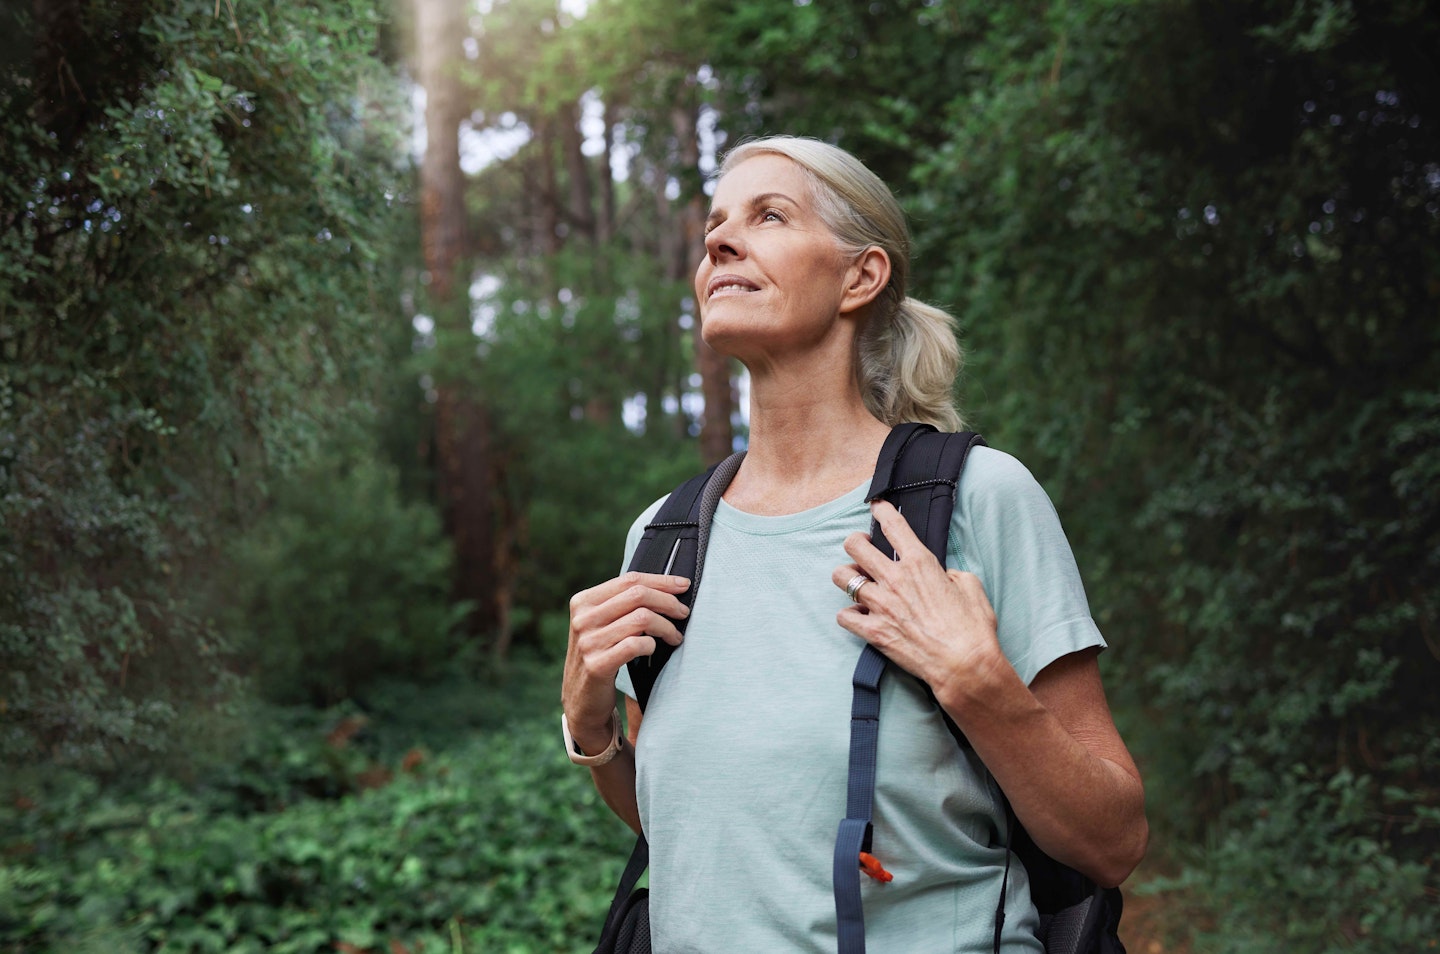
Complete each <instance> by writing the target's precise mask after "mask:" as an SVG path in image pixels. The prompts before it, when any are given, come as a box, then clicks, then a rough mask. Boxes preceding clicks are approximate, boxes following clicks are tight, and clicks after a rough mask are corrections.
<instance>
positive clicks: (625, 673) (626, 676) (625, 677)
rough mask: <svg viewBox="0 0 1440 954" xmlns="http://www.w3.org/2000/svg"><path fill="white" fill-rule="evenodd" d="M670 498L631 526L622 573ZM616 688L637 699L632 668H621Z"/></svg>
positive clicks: (658, 501)
mask: <svg viewBox="0 0 1440 954" xmlns="http://www.w3.org/2000/svg"><path fill="white" fill-rule="evenodd" d="M669 496H670V495H669V494H666V495H665V496H664V497H661V498H660V499H659V500H657V501H655V502H654V503H653V504H651V505H650V506H648V507H646V508H645V510H644V512H643V513H641V514H640V516H638V517H636V518H635V522H634V523H632V524H630V532H629V533H627V534H625V559H624V560H622V561H620V572H621V573H624V572H625V570H626V568H627V567H629V566H630V559H631V557H633V556H635V550H636V548H637V547H639V546H640V538H641V537H642V536H644V535H645V525H646V524H648V523H649V522H650V521H651V520H654V519H655V514H657V513H658V512H659V511H660V507H661V505H662V504H664V503H665V501H666V499H667V498H668V497H669ZM615 688H616V689H619V690H620V691H621V692H623V693H625V695H627V696H629V697H630V698H631V699H634V698H635V687H634V685H632V684H631V682H630V667H628V666H621V667H620V671H619V672H618V673H616V674H615Z"/></svg>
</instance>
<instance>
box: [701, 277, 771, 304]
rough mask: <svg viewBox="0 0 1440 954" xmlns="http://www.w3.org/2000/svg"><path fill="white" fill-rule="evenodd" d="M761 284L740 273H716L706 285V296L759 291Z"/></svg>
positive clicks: (712, 296)
mask: <svg viewBox="0 0 1440 954" xmlns="http://www.w3.org/2000/svg"><path fill="white" fill-rule="evenodd" d="M759 290H760V286H759V285H757V284H755V283H754V282H752V281H751V280H750V279H748V278H743V277H741V276H739V275H716V276H715V277H714V278H712V279H710V281H709V282H708V283H707V284H706V285H705V297H706V298H707V299H709V298H714V297H715V296H716V295H719V294H723V293H736V292H742V293H743V292H753V291H759Z"/></svg>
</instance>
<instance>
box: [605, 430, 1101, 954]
mask: <svg viewBox="0 0 1440 954" xmlns="http://www.w3.org/2000/svg"><path fill="white" fill-rule="evenodd" d="M867 489H868V484H867V485H866V486H861V487H857V488H855V489H854V490H853V491H851V492H850V493H847V494H845V495H844V496H843V497H840V498H838V499H836V500H832V501H830V502H829V503H826V504H823V505H821V506H819V507H815V508H814V509H811V510H806V511H804V512H802V513H795V514H787V515H785V516H779V517H761V516H756V515H754V514H749V513H744V512H742V511H739V510H736V509H735V508H733V507H731V506H729V505H728V504H726V503H725V502H724V501H721V503H720V506H719V509H718V510H717V512H716V514H715V521H714V525H713V528H712V530H711V535H710V542H709V549H708V552H707V554H706V558H705V571H704V579H703V585H702V586H701V587H700V592H699V595H698V596H697V598H696V603H695V607H694V610H693V613H692V615H691V620H690V624H689V627H688V631H687V634H686V637H685V641H684V643H683V644H682V646H681V647H680V648H679V649H678V650H677V651H676V652H675V654H674V655H673V656H672V657H671V658H670V661H669V662H668V663H667V664H666V666H665V669H664V671H663V672H662V674H661V677H660V679H659V681H658V682H657V683H656V686H655V689H654V691H653V693H652V694H651V697H650V701H649V705H648V707H647V708H646V712H645V718H644V721H643V722H642V723H641V727H640V736H639V740H638V744H637V746H636V755H637V761H638V780H637V798H638V801H639V808H640V819H641V823H642V825H643V826H644V830H645V833H646V836H647V838H648V840H649V842H650V891H651V894H650V923H651V932H652V937H653V941H654V947H655V950H656V951H657V952H660V954H680V952H704V954H720V952H733V951H747V952H748V951H757V952H758V951H764V952H772V951H786V952H789V951H817V952H830V951H834V950H835V948H836V938H835V905H834V895H833V884H832V880H831V877H832V870H831V868H832V857H833V853H834V845H835V833H836V827H837V826H838V824H839V822H840V819H841V818H843V817H844V815H845V788H846V764H847V754H848V747H849V732H850V716H849V713H850V703H851V692H852V689H851V681H850V680H851V674H852V672H853V671H854V668H855V663H856V661H857V660H858V658H859V656H860V651H861V649H862V648H863V642H862V641H861V640H860V639H859V638H858V637H856V636H854V635H852V634H850V633H849V632H846V631H845V630H844V629H842V628H841V627H840V626H839V624H838V623H836V621H835V614H836V613H837V612H838V611H839V610H840V609H841V608H843V607H844V606H845V605H846V600H847V597H846V596H845V594H844V592H842V591H841V590H840V589H838V588H837V587H836V586H835V585H834V584H833V583H831V581H830V574H831V571H832V570H833V569H834V567H835V566H837V565H839V564H841V563H847V562H850V558H849V557H848V556H847V555H846V554H845V551H844V549H843V548H842V543H843V541H844V539H845V537H846V536H847V535H849V534H850V533H852V532H854V531H856V530H860V531H862V532H865V531H868V530H869V525H870V513H869V507H868V506H867V504H866V503H865V493H866V490H867ZM659 506H660V501H657V502H656V503H655V504H654V505H652V506H651V507H650V508H649V509H647V510H646V511H645V513H643V514H642V515H641V516H640V518H639V519H637V520H636V521H635V524H634V525H633V526H632V527H631V529H630V534H629V538H628V540H627V542H626V551H625V561H626V563H627V564H628V563H629V560H630V557H631V555H632V554H633V553H634V551H635V547H636V546H637V544H638V541H639V539H640V535H641V533H642V532H643V529H644V526H645V524H646V523H648V522H649V521H650V520H651V519H652V518H653V515H654V513H655V511H656V510H657V509H658V508H659ZM947 562H948V564H949V565H950V566H951V567H954V568H957V569H961V570H967V571H969V572H972V573H975V574H976V575H977V576H979V578H980V580H981V582H982V583H984V586H985V592H986V593H987V594H988V596H989V598H990V601H991V603H992V604H993V605H994V607H995V612H996V617H997V620H998V627H999V640H1000V646H1001V648H1002V650H1003V651H1004V652H1005V655H1006V656H1007V657H1008V658H1009V660H1010V662H1011V663H1012V664H1013V665H1014V666H1015V668H1016V670H1017V671H1018V672H1019V674H1020V677H1021V679H1022V680H1024V682H1025V683H1027V684H1028V683H1029V682H1030V681H1031V680H1032V679H1034V677H1035V675H1036V674H1037V673H1038V672H1039V671H1040V670H1041V669H1043V668H1044V667H1045V666H1047V665H1049V664H1050V663H1051V662H1053V661H1054V660H1056V659H1058V658H1060V657H1061V656H1064V655H1066V654H1068V653H1072V652H1076V651H1078V650H1081V649H1086V648H1088V647H1092V646H1104V645H1105V643H1104V640H1103V639H1102V638H1101V636H1100V632H1099V630H1098V629H1097V628H1096V626H1095V624H1094V622H1093V621H1092V620H1091V618H1090V611H1089V607H1088V605H1087V603H1086V600H1085V592H1084V589H1083V587H1082V585H1081V582H1080V575H1079V573H1078V571H1077V570H1076V567H1075V560H1074V557H1073V556H1072V555H1071V552H1070V546H1069V543H1068V542H1067V541H1066V539H1065V534H1064V532H1063V531H1062V530H1061V528H1060V521H1059V518H1058V517H1057V516H1056V514H1055V509H1054V507H1053V506H1052V505H1051V503H1050V499H1049V498H1048V497H1047V496H1046V495H1045V492H1044V490H1042V489H1041V487H1040V485H1039V484H1038V483H1036V481H1035V479H1034V478H1033V477H1032V476H1031V475H1030V472H1029V471H1028V470H1026V469H1025V467H1024V466H1023V465H1021V464H1020V463H1019V461H1017V460H1015V459H1014V458H1013V457H1011V456H1009V455H1008V454H1004V453H1002V452H1000V451H996V450H992V449H990V448H985V447H980V448H976V449H975V450H974V451H973V452H972V453H971V455H970V459H969V461H968V463H967V464H966V467H965V471H964V473H963V475H962V477H961V480H960V486H959V490H958V495H957V504H956V507H955V511H954V516H953V518H952V520H951V525H950V554H949V560H948V561H947ZM617 685H618V686H619V687H620V688H621V689H622V690H623V691H625V692H626V693H627V694H630V695H633V690H632V689H631V686H630V681H629V676H628V673H627V672H626V671H625V670H624V669H623V668H622V669H621V670H620V675H619V678H618V679H617ZM879 745H880V751H879V764H878V770H877V774H878V778H877V783H876V792H875V835H874V854H875V855H876V856H877V857H878V858H879V859H880V861H881V863H882V864H883V865H884V866H885V867H886V869H888V870H889V871H890V872H892V873H893V874H894V876H895V878H894V880H893V881H891V882H889V883H884V884H882V883H879V882H875V881H872V880H870V879H869V878H864V877H862V878H861V879H860V880H861V890H862V893H863V899H864V907H865V935H866V942H867V946H868V949H869V950H872V951H875V952H878V954H889V952H896V954H929V952H940V951H954V952H975V954H983V952H988V951H990V950H991V946H992V939H993V934H994V924H995V906H996V902H997V901H998V900H999V895H1000V885H1001V876H1002V871H1003V869H1004V864H1005V850H1004V848H1003V844H1004V835H1003V827H1004V819H1005V810H1004V803H1003V801H1001V799H1000V797H999V793H998V791H997V789H996V787H995V785H994V782H993V780H991V778H990V776H989V775H988V774H987V773H986V772H985V771H984V769H983V767H982V766H981V765H980V764H979V761H978V759H976V758H975V756H974V755H973V753H969V752H968V751H962V750H961V749H960V748H959V747H958V746H957V745H956V743H955V740H954V738H953V737H952V736H951V735H950V734H949V732H948V731H947V730H946V728H945V724H944V722H943V721H942V719H941V717H940V714H939V709H938V708H937V707H936V706H935V704H934V703H933V702H932V701H931V699H930V698H929V696H928V695H927V694H926V692H925V690H924V688H923V686H922V685H921V684H920V682H919V681H918V680H916V679H914V678H913V677H911V676H909V675H906V674H905V673H903V672H900V671H898V670H896V669H893V668H892V669H891V670H890V671H889V672H888V673H887V674H886V676H885V678H884V680H883V682H882V684H881V705H880V743H879ZM1009 884H1010V887H1009V896H1008V900H1007V902H1006V905H1005V910H1006V918H1005V940H1004V950H1005V951H1006V952H1007V954H1009V952H1016V954H1018V952H1038V951H1040V945H1039V944H1038V942H1036V940H1035V938H1034V936H1033V935H1034V929H1035V913H1034V908H1033V906H1032V905H1031V904H1030V893H1029V884H1028V881H1027V879H1026V877H1025V873H1024V870H1023V868H1022V867H1021V866H1019V865H1012V867H1011V870H1010V882H1009Z"/></svg>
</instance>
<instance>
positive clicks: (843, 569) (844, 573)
mask: <svg viewBox="0 0 1440 954" xmlns="http://www.w3.org/2000/svg"><path fill="white" fill-rule="evenodd" d="M862 574H863V575H865V576H869V575H870V574H868V573H866V572H865V571H864V570H862V569H860V564H858V563H842V564H840V565H839V566H837V567H836V568H835V569H833V570H831V571H830V582H831V583H834V584H835V585H836V586H837V587H839V588H840V589H842V590H844V589H847V588H849V586H850V581H851V580H853V579H855V577H857V576H860V575H862Z"/></svg>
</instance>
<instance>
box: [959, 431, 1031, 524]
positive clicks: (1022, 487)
mask: <svg viewBox="0 0 1440 954" xmlns="http://www.w3.org/2000/svg"><path fill="white" fill-rule="evenodd" d="M956 490H957V493H956V496H957V498H958V499H959V500H960V501H961V503H962V505H961V507H959V508H957V509H958V510H970V511H973V509H974V508H977V507H978V508H982V509H985V510H989V509H999V510H1001V511H1003V510H1006V509H1008V508H1012V507H1029V506H1034V505H1037V504H1041V503H1042V502H1043V505H1044V506H1045V507H1047V508H1049V507H1050V497H1049V496H1048V495H1047V494H1046V493H1045V489H1044V488H1043V487H1041V486H1040V482H1039V481H1038V480H1036V479H1035V475H1034V474H1032V473H1030V469H1029V468H1028V467H1026V466H1025V465H1024V464H1022V463H1021V462H1020V461H1019V460H1018V459H1016V458H1015V457H1013V456H1011V455H1010V454H1007V453H1005V452H1004V451H1002V450H996V449H995V448H993V447H976V448H975V449H974V450H972V451H971V452H970V457H969V459H968V460H966V462H965V469H964V471H963V472H961V474H960V483H959V485H958V487H957V488H956Z"/></svg>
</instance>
